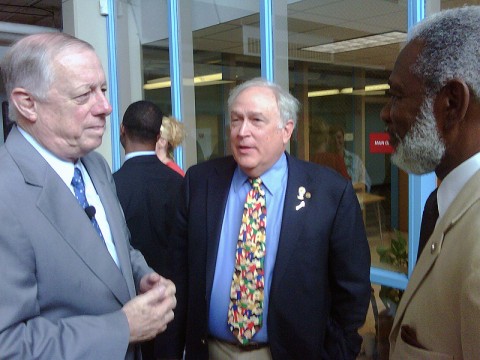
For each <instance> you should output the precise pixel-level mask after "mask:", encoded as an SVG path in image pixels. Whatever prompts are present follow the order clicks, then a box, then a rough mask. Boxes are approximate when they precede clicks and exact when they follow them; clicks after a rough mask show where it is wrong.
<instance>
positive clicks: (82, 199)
mask: <svg viewBox="0 0 480 360" xmlns="http://www.w3.org/2000/svg"><path fill="white" fill-rule="evenodd" d="M71 184H72V186H73V190H74V192H75V197H76V198H77V200H78V203H79V204H80V206H81V207H82V208H83V209H84V210H85V209H86V208H87V207H88V206H89V205H88V201H87V197H86V196H85V183H84V182H83V177H82V172H81V171H80V169H79V168H77V167H76V168H75V172H74V173H73V179H72V182H71ZM90 221H91V222H92V225H93V227H94V228H95V230H96V231H97V233H98V235H99V236H100V238H101V239H102V240H103V234H102V230H100V226H99V225H98V222H97V220H96V219H95V216H92V217H91V218H90Z"/></svg>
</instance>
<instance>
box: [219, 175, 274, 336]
mask: <svg viewBox="0 0 480 360" xmlns="http://www.w3.org/2000/svg"><path fill="white" fill-rule="evenodd" d="M249 181H250V183H251V184H252V189H251V190H250V191H249V192H248V194H247V199H246V201H245V205H244V209H243V216H242V224H241V226H240V234H239V236H238V240H237V251H236V255H235V271H234V273H233V280H232V286H231V289H230V305H229V307H228V326H229V328H230V331H231V332H232V333H233V335H234V336H235V337H236V338H237V339H238V341H240V343H241V344H243V345H246V344H248V342H249V341H250V339H251V338H252V337H253V335H255V333H257V332H258V331H259V330H260V328H261V327H262V323H263V288H264V260H265V238H266V226H267V208H266V206H265V190H262V188H261V184H262V180H261V179H260V178H256V179H249Z"/></svg>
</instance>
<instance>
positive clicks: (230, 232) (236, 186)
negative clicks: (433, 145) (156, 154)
mask: <svg viewBox="0 0 480 360" xmlns="http://www.w3.org/2000/svg"><path fill="white" fill-rule="evenodd" d="M228 108H229V113H230V141H231V148H232V151H233V157H232V156H230V157H226V158H220V159H215V160H211V161H208V162H205V163H202V164H199V165H196V166H193V167H191V168H190V169H189V170H188V172H187V174H186V177H185V181H184V183H183V188H182V189H183V190H182V192H181V198H180V200H179V208H178V213H177V218H176V222H175V224H174V229H173V233H172V238H171V244H172V250H171V253H170V256H171V257H172V261H171V266H170V267H169V268H171V269H172V273H171V274H170V275H171V276H172V279H174V280H173V281H174V283H175V285H176V286H177V294H178V296H177V299H178V306H177V309H176V311H175V319H174V321H173V323H172V327H171V328H170V327H169V329H168V330H167V333H165V334H162V335H161V336H159V337H157V341H158V347H157V348H156V349H157V357H160V358H181V357H182V353H183V351H184V349H185V351H186V353H185V354H186V359H229V358H234V357H235V358H236V357H237V356H240V357H239V358H243V357H242V356H246V358H254V359H259V360H261V359H272V358H273V359H294V358H295V359H320V358H322V359H324V358H332V359H355V357H356V355H357V354H358V352H359V350H360V345H361V337H360V336H359V334H358V329H359V327H361V326H362V324H363V323H364V320H365V316H366V313H367V309H368V303H369V298H370V281H369V271H370V251H369V247H368V243H367V239H366V235H365V230H364V225H363V220H362V214H361V211H360V207H359V204H358V201H357V197H356V196H355V192H354V190H353V187H352V185H351V182H350V181H348V180H346V179H344V178H342V177H341V176H340V175H338V174H337V173H335V172H333V171H332V170H330V169H327V168H324V167H321V166H319V165H316V164H313V163H308V162H304V161H300V160H297V159H295V158H294V157H292V156H290V155H288V154H287V153H286V152H285V148H286V145H287V143H288V141H289V140H290V137H291V135H292V132H293V129H294V127H295V124H296V118H297V111H298V101H297V100H296V99H295V98H294V97H293V96H291V95H290V94H289V93H288V92H287V91H285V90H283V89H282V88H281V87H279V86H277V85H275V84H273V83H270V82H267V81H265V80H263V79H260V78H257V79H253V80H250V81H247V82H246V83H244V84H242V85H240V86H238V87H237V88H235V89H234V90H233V91H232V93H231V95H230V97H229V101H228ZM258 178H260V179H258ZM250 182H252V184H253V188H252V185H250ZM259 183H261V185H258V184H259ZM258 186H259V187H258ZM247 194H249V196H248V198H247ZM246 198H247V199H248V201H247V202H246V201H245V199H246ZM252 199H256V200H259V199H262V200H261V201H260V202H259V203H255V205H253V208H254V210H253V211H250V209H251V208H252V207H250V200H252ZM244 203H245V205H244ZM264 205H265V206H264ZM257 209H258V211H257ZM265 209H266V210H265ZM242 213H243V214H245V215H243V216H242ZM250 214H251V215H250ZM265 215H266V217H265ZM265 219H266V220H265ZM244 220H245V221H244ZM258 224H259V225H258ZM241 227H242V232H239V229H240V228H241ZM265 229H266V232H265ZM252 230H253V231H252ZM239 233H240V234H239ZM265 238H266V240H265V241H263V239H265ZM251 250H252V251H251ZM234 268H235V270H236V271H235V274H234ZM252 279H253V280H252Z"/></svg>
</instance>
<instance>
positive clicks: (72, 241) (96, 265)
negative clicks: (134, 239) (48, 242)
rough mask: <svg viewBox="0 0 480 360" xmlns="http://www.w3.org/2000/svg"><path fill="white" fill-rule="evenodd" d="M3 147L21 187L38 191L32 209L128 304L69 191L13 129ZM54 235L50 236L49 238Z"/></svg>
mask: <svg viewBox="0 0 480 360" xmlns="http://www.w3.org/2000/svg"><path fill="white" fill-rule="evenodd" d="M6 147H7V149H8V151H9V153H10V154H11V156H12V158H13V159H14V161H15V162H16V164H17V166H18V168H19V170H20V171H21V172H22V174H23V176H24V179H25V183H26V184H28V185H29V186H35V187H38V188H39V189H40V190H39V196H38V198H37V200H36V204H35V205H36V206H37V208H38V209H39V211H40V212H41V213H42V214H43V215H44V216H45V218H46V219H47V220H48V221H49V222H50V224H51V225H52V227H53V228H55V229H56V231H57V233H58V235H59V236H60V237H61V238H62V239H63V240H64V241H66V242H67V243H68V244H69V246H70V247H71V248H72V250H73V251H74V252H75V253H76V254H77V255H78V256H79V257H80V258H81V259H82V260H83V262H84V263H85V264H86V265H87V266H88V267H89V268H90V269H91V270H92V272H93V273H94V274H95V275H96V276H97V277H98V278H99V279H100V280H102V282H103V283H104V284H105V285H106V286H107V287H108V288H109V289H110V290H111V291H112V293H113V294H114V295H115V297H116V298H117V299H118V300H119V302H120V303H122V304H123V303H125V302H126V301H128V300H129V293H128V289H127V287H126V284H125V280H124V279H123V277H122V275H121V273H120V271H119V270H118V268H117V266H116V265H115V262H114V261H113V259H111V256H110V254H109V253H108V251H107V249H106V247H105V245H104V244H103V242H102V241H101V240H100V239H99V238H98V235H97V233H96V231H95V229H94V228H93V226H92V224H91V222H90V220H89V219H88V217H87V216H86V214H85V212H84V211H83V209H82V208H81V207H80V206H79V204H78V202H77V200H76V199H75V196H74V195H73V194H72V192H71V191H70V189H69V188H68V187H67V186H66V185H65V183H64V182H63V181H62V179H61V178H60V177H59V176H58V175H57V173H56V172H55V171H54V170H53V169H52V168H51V167H50V166H49V165H48V163H47V162H46V161H45V159H44V158H43V157H42V156H41V155H40V154H39V153H38V152H37V151H36V150H35V149H34V148H33V147H32V146H31V145H30V144H29V143H28V141H26V139H25V138H24V137H23V136H22V135H21V134H20V132H19V131H18V130H17V129H16V128H15V127H14V128H13V129H12V131H11V133H10V135H9V139H8V144H6ZM66 209H67V210H66ZM56 235H57V234H55V233H52V236H56ZM97 240H98V241H97ZM65 256H69V254H65ZM106 259H107V260H106Z"/></svg>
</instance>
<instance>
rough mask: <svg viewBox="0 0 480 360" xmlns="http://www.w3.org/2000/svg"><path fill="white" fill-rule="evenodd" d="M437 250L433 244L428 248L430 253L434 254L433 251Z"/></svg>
mask: <svg viewBox="0 0 480 360" xmlns="http://www.w3.org/2000/svg"><path fill="white" fill-rule="evenodd" d="M436 248H437V244H436V243H433V244H432V246H431V247H430V253H432V254H433V253H434V252H435V249H436Z"/></svg>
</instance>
